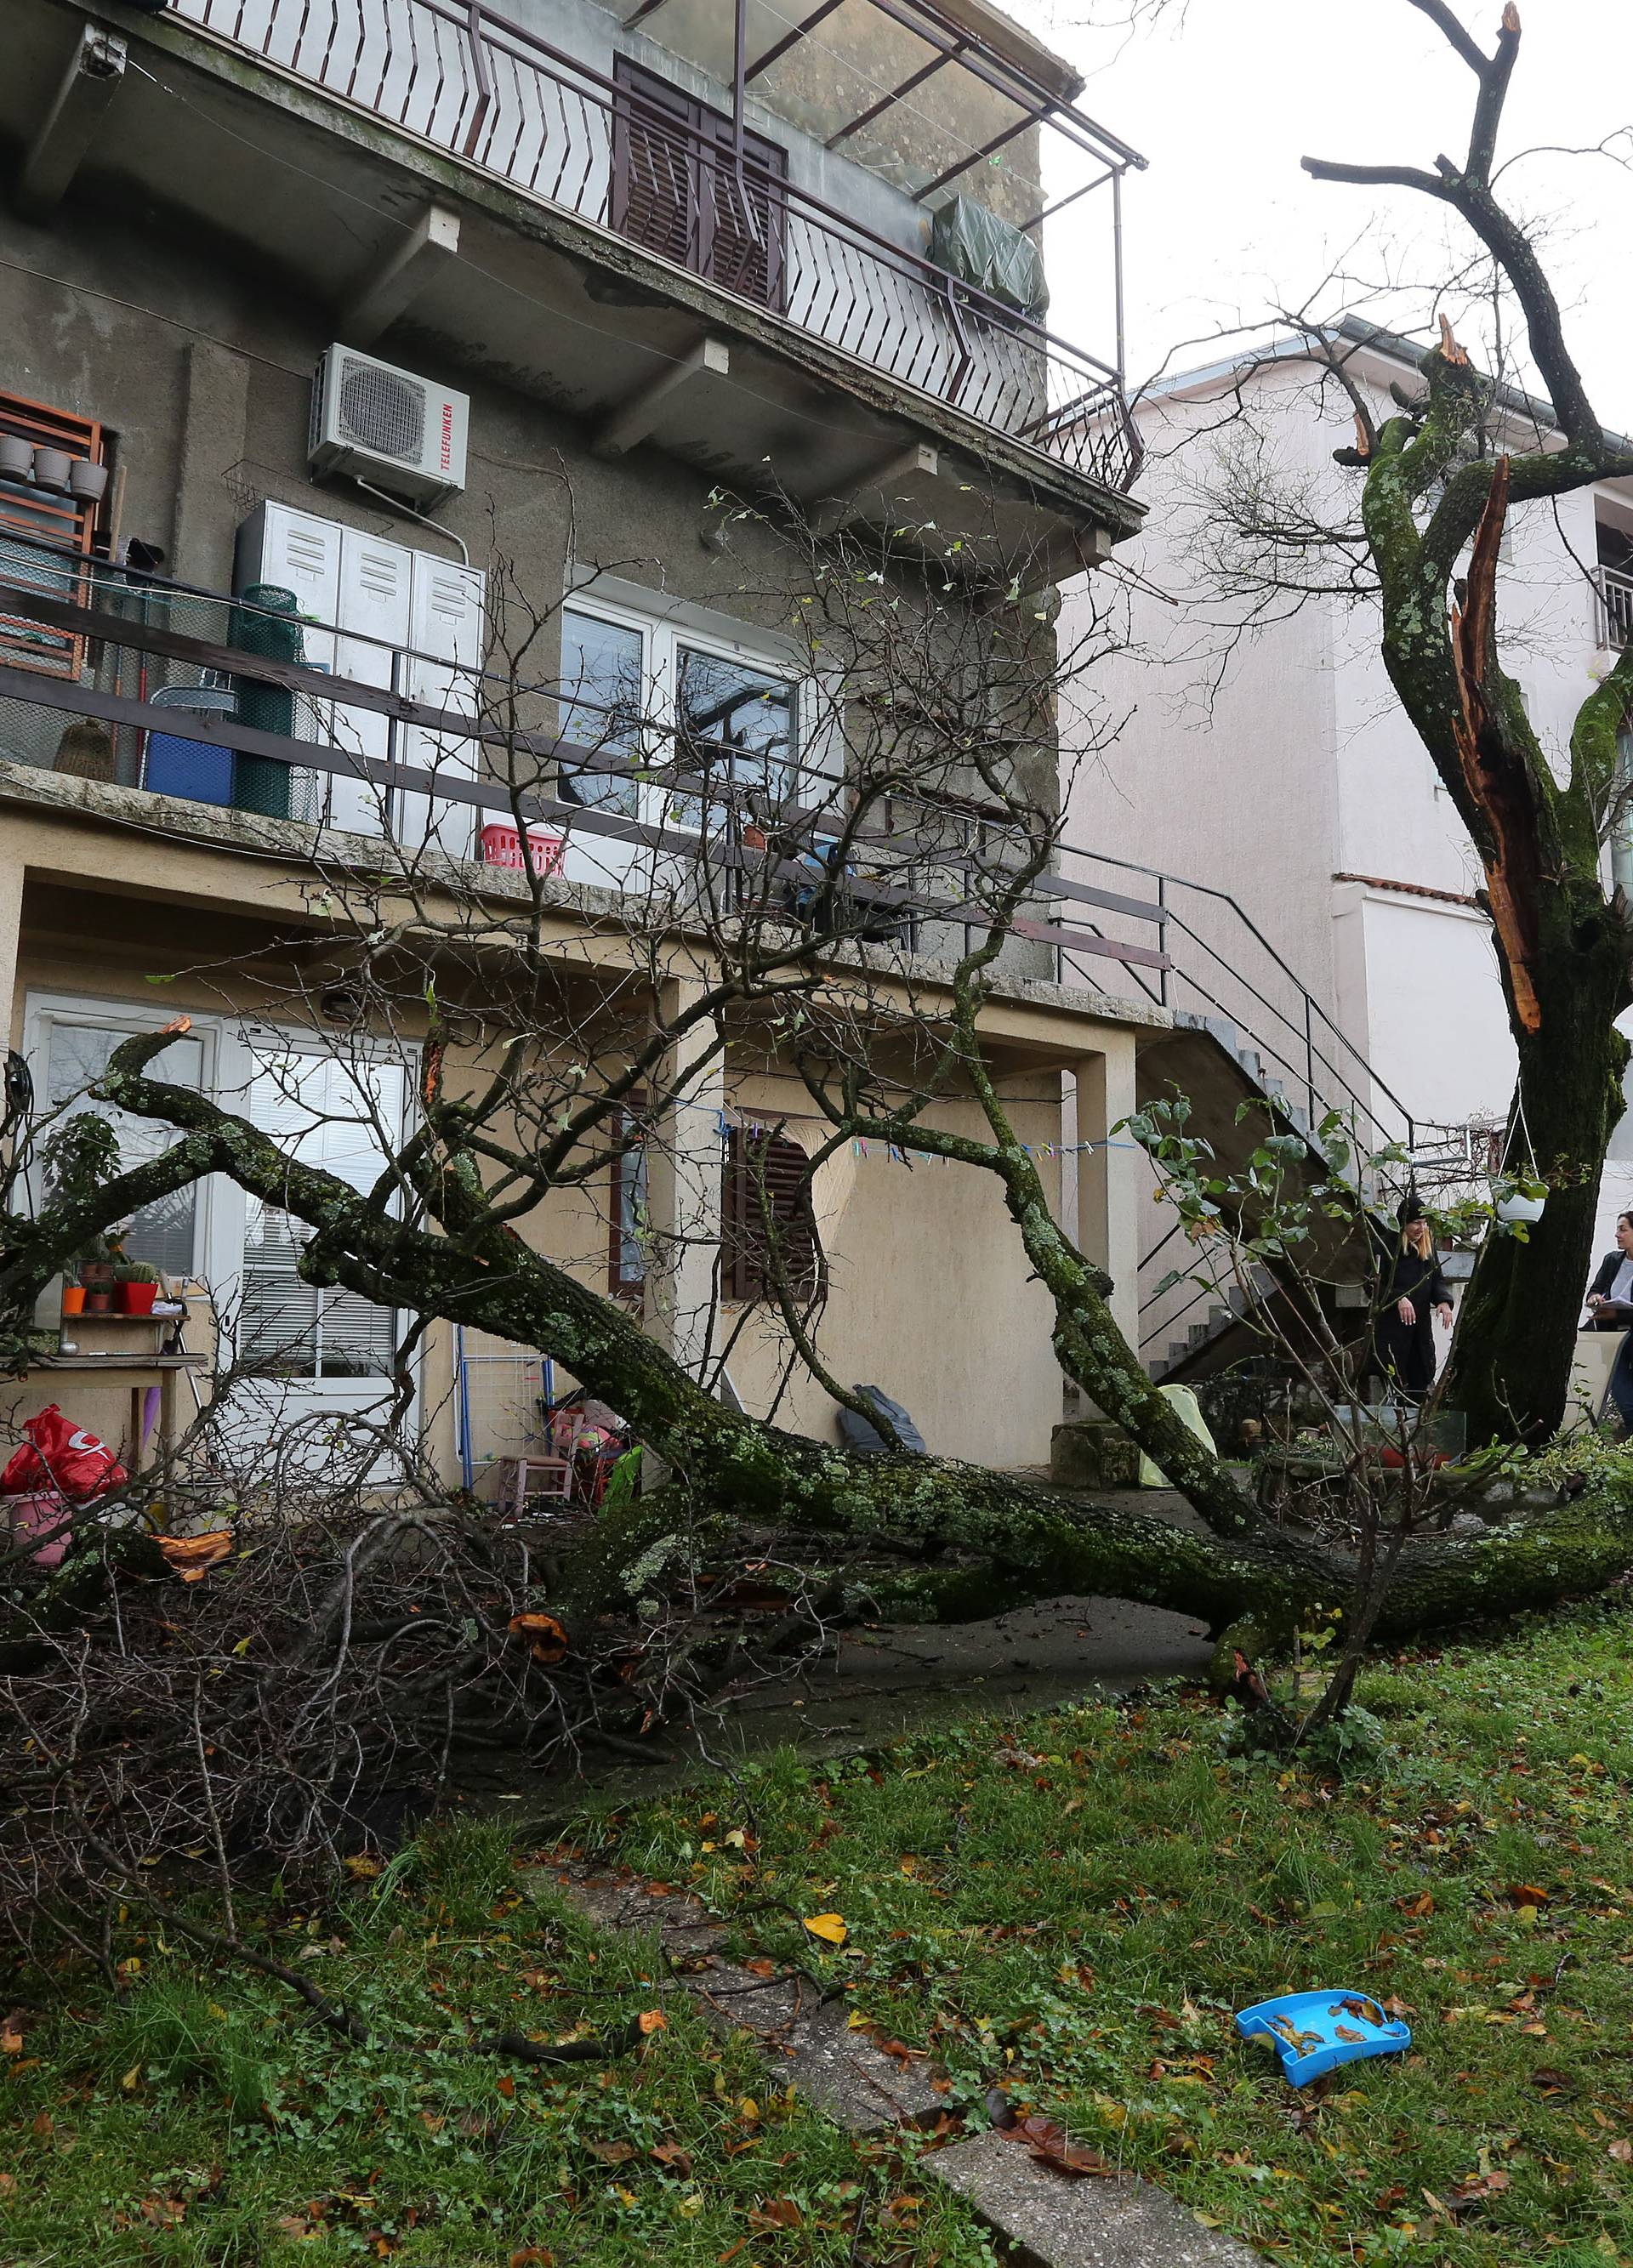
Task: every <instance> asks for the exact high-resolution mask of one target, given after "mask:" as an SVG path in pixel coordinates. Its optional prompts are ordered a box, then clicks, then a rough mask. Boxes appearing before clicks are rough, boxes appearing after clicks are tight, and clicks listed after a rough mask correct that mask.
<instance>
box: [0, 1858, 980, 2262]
mask: <svg viewBox="0 0 1633 2268" xmlns="http://www.w3.org/2000/svg"><path fill="white" fill-rule="evenodd" d="M256 1918H257V1920H258V1921H259V1922H260V1923H261V1924H262V1926H264V1927H265V1928H266V1929H267V1931H268V1932H269V1933H270V1934H269V1936H268V1938H267V1939H266V1940H263V1941H265V1942H268V1943H270V1945H271V1946H272V1947H273V1948H274V1949H276V1950H277V1953H278V1954H279V1955H280V1957H281V1958H282V1959H284V1961H285V1962H291V1963H292V1964H298V1965H299V1967H300V1968H302V1969H303V1970H307V1971H308V1973H310V1974H311V1975H312V1976H313V1977H314V1978H315V1980H316V1981H317V1982H318V1984H319V1985H321V1988H322V1989H323V1990H324V1991H325V1992H328V1993H329V1994H330V1995H332V1996H335V1997H344V1999H345V2001H346V2003H347V2005H348V2006H349V2007H351V2008H352V2009H353V2010H355V2011H356V2012H357V2013H358V2014H361V2015H362V2016H363V2017H364V2018H365V2019H366V2021H367V2022H368V2023H369V2024H370V2025H371V2027H373V2028H374V2029H376V2030H377V2031H378V2032H379V2034H380V2035H381V2036H382V2037H384V2036H389V2038H390V2039H391V2040H392V2042H393V2043H394V2045H393V2046H391V2047H389V2048H387V2047H383V2046H382V2047H372V2048H369V2049H366V2050H359V2049H357V2048H355V2047H350V2046H347V2045H345V2044H344V2043H342V2042H340V2041H339V2040H337V2039H336V2038H335V2037H334V2036H332V2035H331V2034H329V2033H328V2032H326V2031H322V2030H321V2029H314V2026H313V2025H312V2023H311V2022H310V2021H309V2020H308V2019H307V2016H306V2014H305V2012H304V2010H303V2009H302V2008H301V2007H299V2004H297V2003H296V2002H295V2001H294V1999H293V1996H292V1994H291V1993H290V1992H288V1991H287V1989H286V1988H284V1987H283V1986H281V1985H278V1984H277V1983H276V1982H275V1981H270V1980H269V1981H266V1982H264V1983H263V1982H262V1981H261V1980H259V1979H256V1978H249V1979H248V1980H246V1977H245V1976H244V1974H243V1972H242V1971H233V1972H225V1971H221V1970H216V1971H214V1972H211V1973H204V1974H201V1973H200V1971H199V1970H198V1968H197V1965H196V1962H193V1961H192V1960H190V1959H188V1957H186V1956H185V1955H183V1954H182V1953H181V1950H180V1948H177V1947H176V1946H175V1944H174V1941H170V1942H168V1943H167V1942H166V1940H165V1938H164V1936H163V1933H162V1932H160V1931H149V1932H148V1933H145V1934H144V1933H141V1932H140V1931H138V1930H137V1929H136V1928H135V1926H134V1925H132V1926H129V1927H128V1930H127V1933H126V1940H127V1942H128V1943H129V1947H130V1948H131V1950H130V1952H129V1955H128V1956H127V1957H128V1958H129V1960H130V1961H132V1962H135V1963H136V1964H137V1965H136V1966H135V1967H134V1968H133V1969H131V1970H130V1971H129V1976H128V1977H127V1979H126V1981H125V1982H124V1983H123V1984H122V1986H121V1989H120V1990H119V1992H117V1993H116V1994H110V1993H109V1992H108V1991H107V1989H106V1987H104V1986H103V1985H101V1984H100V1982H99V1981H97V1980H96V1978H95V1976H94V1972H92V1971H91V1970H88V1969H87V1968H85V1967H84V1966H82V1965H81V1966H74V1965H64V1966H63V1968H61V1969H59V1970H54V1971H53V1972H51V1973H50V1974H48V1976H47V1977H44V1978H41V1977H39V1976H37V1975H36V1976H33V1977H25V1978H24V1979H23V1980H22V1981H21V1983H20V1984H19V1985H18V1987H16V1988H15V1989H16V1990H17V1991H18V1992H19V1993H21V1994H22V1995H23V1996H24V1997H25V1998H26V2000H27V2002H28V2003H29V2004H30V2005H29V2007H28V2008H27V2010H26V2013H25V2014H23V2015H22V2017H21V2018H20V2020H19V2028H20V2031H21V2036H22V2046H21V2049H20V2051H18V2052H16V2053H13V2054H11V2056H10V2057H8V2058H6V2059H5V2063H4V2067H3V2068H0V2168H4V2173H0V2261H3V2262H4V2264H5V2268H47V2264H52V2268H55V2264H59V2263H60V2264H64V2268H66V2264H76V2268H77V2264H78V2263H80V2262H89V2261H92V2260H94V2261H95V2262H96V2264H97V2268H126V2264H135V2263H138V2262H139V2263H143V2264H147V2263H166V2264H177V2268H180V2264H182V2263H186V2264H188V2268H205V2264H209V2268H218V2264H219V2268H226V2264H235V2268H236V2264H243V2268H249V2264H256V2268H259V2264H263V2263H265V2264H271V2263H277V2264H280V2268H281V2264H284V2263H285V2262H294V2261H297V2260H299V2261H300V2262H302V2263H306V2264H312V2268H315V2264H320V2263H324V2262H337V2261H361V2260H368V2261H374V2260H381V2259H389V2260H390V2261H392V2262H393V2263H400V2264H402V2268H414V2264H424V2268H475V2264H477V2263H481V2264H483V2268H490V2264H499V2268H504V2264H506V2263H507V2262H509V2261H510V2260H511V2259H512V2258H513V2257H514V2256H517V2255H520V2256H521V2257H522V2259H523V2260H524V2261H525V2262H527V2263H528V2268H534V2263H535V2262H539V2263H542V2261H543V2257H544V2255H545V2254H546V2253H548V2254H550V2256H552V2257H553V2258H554V2260H555V2261H556V2262H557V2263H558V2264H560V2268H569V2264H571V2268H633V2264H638V2263H639V2264H641V2268H647V2264H649V2263H654V2262H661V2263H663V2264H665V2268H668V2264H670V2263H673V2264H676V2268H704V2264H709V2268H713V2264H715V2263H717V2262H719V2261H720V2259H721V2258H722V2257H725V2256H728V2255H729V2256H730V2257H731V2258H732V2260H733V2261H735V2264H736V2268H772V2264H773V2263H774V2262H775V2263H781V2262H783V2261H793V2260H798V2261H800V2262H802V2263H804V2262H809V2263H810V2264H812V2268H847V2264H849V2263H850V2262H851V2260H852V2258H853V2245H852V2239H853V2232H854V2230H855V2227H856V2224H857V2220H858V2217H859V2214H860V2215H861V2220H862V2221H863V2224H864V2228H865V2230H866V2235H867V2249H866V2250H864V2252H863V2254H862V2257H868V2258H871V2259H874V2260H876V2261H878V2262H881V2263H883V2264H889V2268H994V2264H993V2261H992V2255H991V2252H990V2250H988V2248H987V2246H986V2242H985V2240H984V2239H983V2238H982V2237H981V2236H980V2235H979V2233H978V2232H976V2230H975V2229H974V2228H973V2225H972V2221H971V2220H970V2217H969V2215H968V2213H966V2212H965V2211H964V2208H963V2207H962V2206H954V2205H947V2204H942V2203H938V2202H937V2200H936V2199H935V2197H933V2196H931V2197H927V2196H926V2195H925V2192H924V2189H923V2185H922V2183H920V2182H918V2181H916V2180H915V2178H914V2173H913V2162H912V2159H911V2156H910V2155H904V2154H903V2153H902V2152H901V2151H899V2150H898V2149H895V2148H893V2147H888V2146H882V2147H879V2148H877V2149H868V2150H862V2149H858V2148H857V2147H854V2146H853V2145H852V2144H851V2143H850V2142H849V2141H848V2140H847V2139H846V2138H845V2137H844V2136H843V2135H842V2134H841V2133H839V2132H838V2130H836V2129H835V2128H833V2127H831V2126H830V2125H829V2124H827V2122H825V2121H824V2120H823V2119H821V2118H818V2117H815V2116H814V2115H813V2114H811V2113H809V2111H807V2110H804V2109H803V2108H802V2106H800V2105H799V2104H797V2103H795V2102H791V2101H789V2100H787V2098H786V2097H783V2096H780V2095H777V2094H776V2093H774V2092H769V2091H768V2088H767V2083H766V2078H765V2073H764V2071H763V2069H762V2068H761V2066H759V2064H758V2062H757V2060H756V2058H754V2057H753V2056H752V2055H751V2054H750V2051H749V2050H748V2049H747V2048H746V2047H744V2046H743V2044H741V2043H721V2042H720V2041H719V2040H717V2039H716V2038H715V2037H714V2036H713V2034H711V2033H710V2032H708V2031H707V2030H706V2029H705V2028H704V2027H703V2025H702V2024H701V2023H700V2022H699V2021H698V2018H697V2016H696V2015H695V2014H694V2013H693V2012H692V2010H691V2007H690V2006H689V2005H688V2004H687V2002H686V1999H685V1996H684V1995H683V1994H677V1993H675V1992H658V1991H657V1990H655V1989H654V1985H653V1983H652V1979H653V1978H654V1976H655V1975H656V1974H657V1973H658V1972H657V1969H656V1955H655V1949H654V1948H653V1947H652V1946H651V1945H649V1944H646V1943H643V1942H641V1941H640V1940H629V1939H624V1940H614V1939H611V1938H609V1937H605V1936H602V1935H601V1934H599V1933H596V1932H595V1931H594V1930H592V1929H590V1928H588V1927H587V1926H586V1925H584V1924H583V1923H582V1922H580V1920H579V1919H578V1918H576V1917H575V1916H573V1914H572V1913H571V1911H568V1910H567V1909H565V1907H563V1906H561V1905H560V1904H558V1903H557V1902H556V1901H555V1900H554V1899H553V1898H550V1897H544V1898H536V1897H534V1896H521V1895H519V1891H518V1877H517V1873H516V1867H515V1860H514V1853H513V1852H512V1850H511V1847H510V1844H509V1841H508V1838H507V1837H506V1834H505V1832H504V1831H503V1830H500V1829H493V1828H488V1829H484V1828H482V1827H472V1826H462V1827H460V1828H458V1829H455V1830H447V1831H444V1832H441V1833H438V1834H433V1835H431V1836H429V1837H425V1838H424V1839H422V1841H421V1842H420V1843H418V1844H417V1845H413V1846H411V1847H410V1851H409V1852H408V1853H407V1854H406V1855H405V1856H404V1857H403V1858H402V1859H399V1860H397V1861H395V1862H394V1863H393V1865H392V1866H391V1867H389V1868H388V1870H387V1872H386V1873H385V1874H383V1875H382V1876H381V1878H380V1879H379V1881H374V1882H370V1883H368V1884H366V1885H360V1886H359V1888H358V1890H357V1892H356V1893H355V1894H354V1895H352V1896H349V1897H348V1898H347V1899H345V1900H344V1902H343V1904H341V1905H340V1906H339V1907H338V1908H337V1909H336V1910H335V1911H327V1912H325V1913H323V1914H322V1915H321V1916H316V1917H313V1916H306V1917H303V1916H300V1915H298V1914H296V1913H293V1912H291V1911H287V1910H286V1909H284V1908H283V1907H281V1906H278V1905H277V1904H273V1905H272V1906H270V1908H269V1909H268V1910H267V1911H264V1912H263V1913H262V1914H261V1915H260V1916H258V1917H256ZM121 1949H122V1950H123V1948H121ZM307 1953H309V1954H310V1955H312V1957H311V1958H310V1959H309V1960H308V1959H306V1958H304V1957H303V1955H306V1954H307ZM660 2005H661V2007H663V2008H664V2009H665V2010H666V2011H667V2014H668V2023H667V2028H666V2029H661V2030H657V2031H654V2033H653V2034H652V2035H651V2036H650V2037H648V2038H647V2040H646V2041H645V2043H643V2045H642V2047H641V2049H640V2050H639V2052H637V2053H635V2054H632V2055H629V2056H625V2057H623V2058H619V2059H618V2060H617V2061H616V2062H614V2063H611V2064H607V2065H603V2066H579V2067H577V2068H575V2069H573V2070H571V2071H567V2070H558V2071H556V2072H553V2073H550V2072H540V2071H536V2070H529V2069H528V2068H527V2067H525V2066H521V2065H517V2064H506V2063H502V2062H498V2061H494V2060H492V2059H491V2058H481V2057H476V2056H471V2055H469V2054H467V2053H465V2052H463V2051H462V2043H463V2042H464V2039H465V2038H466V2036H467V2019H470V2020H473V2021H474V2023H475V2026H476V2028H477V2029H478V2030H484V2029H485V2030H498V2029H520V2030H524V2031H527V2032H529V2033H531V2034H533V2035H534V2036H536V2037H543V2038H558V2037H562V2036H571V2035H572V2034H573V2033H574V2032H575V2031H576V2030H577V2029H579V2028H580V2026H583V2027H584V2028H585V2029H601V2028H602V2026H608V2027H610V2026H613V2025H616V2024H617V2023H619V2022H622V2021H626V2020H627V2019H628V2018H629V2017H630V2016H631V2015H632V2014H636V2013H639V2011H641V2010H644V2009H648V2008H652V2007H658V2006H660ZM791 2247H792V2248H793V2249H792V2250H790V2249H789V2248H791Z"/></svg>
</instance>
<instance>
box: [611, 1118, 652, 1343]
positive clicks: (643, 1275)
mask: <svg viewBox="0 0 1633 2268" xmlns="http://www.w3.org/2000/svg"><path fill="white" fill-rule="evenodd" d="M646 1107H647V1097H646V1094H645V1093H644V1092H643V1090H642V1089H641V1088H639V1087H637V1088H636V1089H635V1092H634V1093H633V1094H632V1095H631V1097H630V1108H629V1109H628V1110H627V1111H626V1112H621V1113H620V1114H619V1116H617V1118H616V1119H615V1120H614V1121H613V1128H612V1130H613V1136H614V1138H615V1140H617V1141H620V1142H623V1141H627V1140H628V1138H629V1137H630V1136H631V1134H632V1133H633V1134H636V1135H637V1139H636V1141H635V1142H634V1144H633V1145H632V1147H631V1148H629V1149H627V1150H624V1151H622V1152H619V1154H618V1155H617V1157H615V1158H614V1159H613V1160H612V1163H611V1166H610V1167H609V1169H608V1175H607V1289H608V1290H609V1292H611V1293H612V1294H613V1296H614V1298H615V1299H626V1300H627V1299H637V1298H639V1295H640V1294H641V1292H643V1291H644V1290H645V1288H646V1283H647V1256H646V1253H645V1252H644V1251H643V1250H642V1249H641V1248H640V1247H639V1242H637V1241H633V1240H632V1238H631V1236H630V1234H629V1233H628V1230H629V1226H630V1217H631V1215H632V1213H634V1214H636V1215H637V1216H639V1215H640V1214H642V1213H644V1212H645V1211H646V1204H647V1160H646V1156H645V1152H644V1151H643V1148H642V1144H643V1143H644V1141H645V1139H646V1135H645V1130H644V1129H642V1128H641V1127H640V1123H639V1122H640V1114H641V1112H642V1111H643V1110H644V1109H645V1108H646Z"/></svg>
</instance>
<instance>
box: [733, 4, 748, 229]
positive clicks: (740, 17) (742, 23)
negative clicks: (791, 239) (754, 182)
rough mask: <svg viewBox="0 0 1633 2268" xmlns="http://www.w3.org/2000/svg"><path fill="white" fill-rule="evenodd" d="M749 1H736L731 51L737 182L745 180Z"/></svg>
mask: <svg viewBox="0 0 1633 2268" xmlns="http://www.w3.org/2000/svg"><path fill="white" fill-rule="evenodd" d="M748 18H749V0H736V4H735V11H734V14H733V18H732V33H731V36H732V50H731V146H732V154H733V156H734V157H735V158H736V161H737V180H738V182H739V184H741V182H742V180H743V91H744V88H745V86H746V85H747V70H748V64H747V59H746V57H745V55H744V53H743V41H744V37H745V34H746V32H747V27H748Z"/></svg>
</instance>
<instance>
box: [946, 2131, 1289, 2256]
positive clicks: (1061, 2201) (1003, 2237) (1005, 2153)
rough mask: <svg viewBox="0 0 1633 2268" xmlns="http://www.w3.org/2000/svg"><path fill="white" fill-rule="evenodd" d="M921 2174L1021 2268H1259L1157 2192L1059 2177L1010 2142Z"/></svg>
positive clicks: (975, 2148)
mask: <svg viewBox="0 0 1633 2268" xmlns="http://www.w3.org/2000/svg"><path fill="white" fill-rule="evenodd" d="M920 2173H921V2174H922V2175H923V2176H925V2177H926V2178H927V2179H928V2180H931V2181H937V2182H942V2183H945V2185H946V2186H947V2188H949V2189H950V2190H953V2191H956V2192H957V2195H958V2196H960V2197H962V2198H965V2199H966V2200H967V2201H968V2202H969V2203H970V2204H971V2205H973V2206H974V2208H975V2210H976V2212H977V2213H979V2215H980V2218H981V2219H982V2220H984V2221H985V2222H986V2225H987V2227H988V2228H990V2229H991V2231H992V2232H993V2235H994V2236H995V2237H996V2238H997V2239H998V2241H999V2244H1000V2247H1001V2250H1003V2252H1004V2254H1005V2256H1006V2257H1007V2258H1008V2259H1009V2261H1010V2262H1012V2263H1013V2264H1014V2268H1262V2257H1261V2256H1260V2254H1259V2253H1256V2252H1250V2251H1249V2250H1247V2248H1246V2247H1245V2245H1242V2244H1238V2242H1236V2240H1235V2239H1234V2237H1229V2236H1223V2235H1220V2234H1219V2232H1218V2231H1217V2230H1216V2229H1212V2228H1204V2227H1203V2225H1202V2223H1201V2221H1200V2220H1197V2218H1196V2216H1195V2215H1194V2214H1193V2213H1187V2212H1186V2208H1185V2207H1184V2206H1183V2205H1180V2204H1179V2201H1178V2200H1177V2199H1176V2198H1171V2197H1170V2196H1169V2194H1168V2192H1167V2191H1166V2190H1159V2189H1158V2188H1156V2186H1155V2184H1154V2183H1150V2182H1147V2181H1141V2180H1139V2179H1137V2178H1136V2177H1135V2176H1133V2175H1124V2176H1120V2177H1119V2178H1118V2179H1117V2180H1115V2181H1104V2180H1099V2179H1095V2178H1087V2177H1084V2178H1080V2177H1077V2176H1072V2175H1069V2174H1060V2173H1056V2172H1055V2171H1054V2170H1053V2169H1052V2168H1050V2167H1048V2166H1046V2165H1042V2164H1040V2163H1039V2161H1038V2160H1037V2159H1036V2158H1034V2157H1033V2156H1032V2155H1031V2153H1030V2152H1029V2151H1027V2150H1025V2149H1023V2147H1021V2146H1020V2145H1019V2144H1018V2143H1016V2142H1012V2141H1010V2140H1009V2138H1008V2136H1007V2135H1003V2134H1000V2133H996V2132H992V2133H986V2134H975V2135H972V2137H971V2138H970V2139H969V2140H968V2141H967V2142H954V2143H953V2144H951V2145H950V2147H949V2148H947V2149H945V2150H935V2151H932V2152H931V2153H930V2154H929V2155H928V2156H927V2157H926V2158H925V2159H923V2160H922V2161H920Z"/></svg>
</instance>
